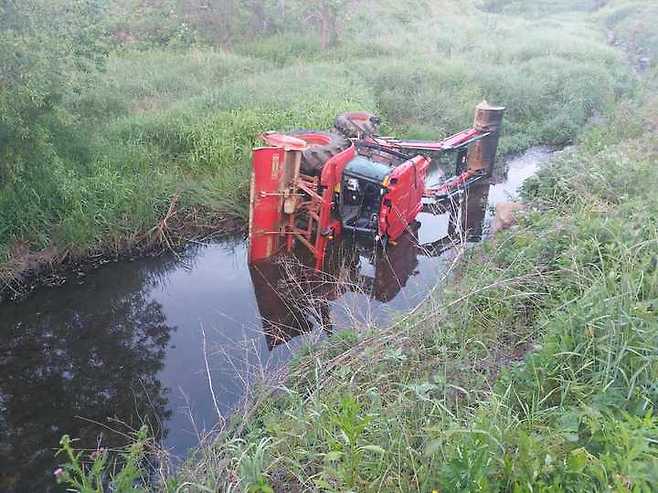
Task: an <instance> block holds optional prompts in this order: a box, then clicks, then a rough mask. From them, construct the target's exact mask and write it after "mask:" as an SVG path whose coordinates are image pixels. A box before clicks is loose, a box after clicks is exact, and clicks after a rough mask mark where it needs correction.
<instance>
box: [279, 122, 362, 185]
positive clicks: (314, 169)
mask: <svg viewBox="0 0 658 493" xmlns="http://www.w3.org/2000/svg"><path fill="white" fill-rule="evenodd" d="M290 135H291V136H293V137H296V138H298V139H301V140H303V141H305V142H306V143H307V144H309V147H308V148H307V149H306V150H305V151H304V152H303V153H302V162H301V172H302V173H304V174H305V175H310V176H320V174H321V173H322V168H323V167H324V165H325V163H326V162H327V161H329V160H330V159H331V158H332V157H334V156H336V155H337V154H340V153H341V152H343V151H344V150H345V149H347V148H349V147H350V146H351V145H352V143H351V142H350V141H349V140H347V139H346V138H345V137H343V136H342V135H338V134H334V133H329V132H319V131H317V130H298V131H296V132H293V133H291V134H290Z"/></svg>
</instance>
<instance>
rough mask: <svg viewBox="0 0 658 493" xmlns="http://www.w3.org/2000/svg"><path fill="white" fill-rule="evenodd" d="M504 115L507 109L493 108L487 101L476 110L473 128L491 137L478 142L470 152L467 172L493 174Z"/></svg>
mask: <svg viewBox="0 0 658 493" xmlns="http://www.w3.org/2000/svg"><path fill="white" fill-rule="evenodd" d="M504 113H505V108H503V107H502V106H491V105H490V104H489V103H487V102H486V101H482V102H481V103H480V104H478V105H477V107H476V108H475V120H474V122H473V128H474V129H475V130H477V131H479V132H486V133H488V134H489V135H487V136H486V137H484V138H482V139H480V140H478V141H477V142H476V143H475V144H474V145H473V147H471V148H470V149H469V150H468V164H467V171H470V172H477V173H484V174H485V175H486V176H491V175H492V174H493V168H494V163H495V161H496V150H497V149H498V140H499V138H500V128H501V126H502V123H503V114H504Z"/></svg>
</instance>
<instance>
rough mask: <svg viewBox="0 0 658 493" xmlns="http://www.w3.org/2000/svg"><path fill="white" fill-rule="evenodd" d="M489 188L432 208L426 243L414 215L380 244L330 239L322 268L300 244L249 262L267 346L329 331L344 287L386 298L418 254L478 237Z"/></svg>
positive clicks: (433, 253)
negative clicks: (402, 229)
mask: <svg viewBox="0 0 658 493" xmlns="http://www.w3.org/2000/svg"><path fill="white" fill-rule="evenodd" d="M489 188H490V184H489V183H488V182H483V183H481V184H477V185H476V186H473V187H472V188H470V189H469V190H468V192H466V193H465V194H464V195H462V196H461V197H459V198H458V199H457V200H456V201H454V202H452V203H449V204H447V205H444V206H442V207H440V208H438V210H437V209H436V208H435V211H434V214H435V215H437V216H439V217H441V216H443V217H442V219H443V221H440V222H439V223H438V224H439V226H438V227H435V228H434V231H432V232H431V233H430V234H433V235H434V238H436V239H433V241H431V242H429V243H424V244H423V243H421V242H420V239H419V234H418V233H419V230H420V229H421V226H422V224H421V222H420V221H415V222H414V223H413V224H411V225H409V227H408V228H407V231H406V233H405V234H403V235H402V236H401V237H400V238H399V240H398V241H397V242H395V243H392V244H389V245H387V247H386V248H385V249H382V248H381V247H377V246H375V245H371V244H367V243H363V242H362V241H358V240H356V239H354V238H349V237H346V238H344V239H343V240H342V241H340V242H336V243H335V244H334V245H332V247H333V248H331V249H330V250H329V251H328V255H327V258H326V260H325V266H324V271H323V272H316V271H315V270H314V269H313V267H312V266H313V265H314V261H313V259H312V258H311V257H310V256H309V255H308V254H307V252H306V251H305V250H304V249H303V248H301V249H299V250H298V251H297V252H295V255H294V256H283V257H279V258H276V259H274V260H271V261H265V262H260V263H258V264H256V265H252V266H250V274H251V279H252V283H253V286H254V294H255V297H256V301H257V304H258V310H259V314H260V318H261V319H262V324H263V325H262V327H263V333H264V335H265V339H266V341H267V346H268V349H269V350H270V351H271V350H272V349H274V348H275V347H276V346H278V345H280V344H284V343H286V342H288V341H290V340H291V339H293V338H295V337H297V336H299V335H300V334H304V333H309V332H312V331H314V330H323V331H324V332H325V333H330V332H332V331H333V330H334V325H335V324H334V322H333V321H332V315H331V308H330V304H329V302H332V301H336V300H338V299H340V298H341V297H342V296H344V295H345V294H346V293H350V292H351V293H358V294H360V295H362V296H365V297H368V298H369V299H371V300H374V301H377V302H379V303H382V304H386V303H389V302H391V301H392V300H394V299H395V298H396V297H397V296H398V295H399V294H400V293H401V291H402V290H403V289H404V288H405V287H406V286H407V283H408V282H409V280H410V279H411V278H412V277H414V276H416V275H418V274H420V271H419V257H427V258H432V257H434V258H436V257H441V256H443V255H445V254H446V253H447V252H449V251H450V250H451V249H452V248H453V247H454V246H455V245H458V244H461V243H463V242H477V241H480V239H481V238H482V236H483V231H484V225H485V216H486V212H487V205H488V201H487V199H488V195H489ZM430 225H431V223H430ZM446 225H447V226H446ZM435 226H436V223H435ZM426 229H429V228H426Z"/></svg>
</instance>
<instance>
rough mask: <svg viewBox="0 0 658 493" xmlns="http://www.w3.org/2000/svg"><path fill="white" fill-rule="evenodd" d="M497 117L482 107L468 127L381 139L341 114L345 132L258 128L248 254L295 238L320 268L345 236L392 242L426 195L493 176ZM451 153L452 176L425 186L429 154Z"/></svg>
mask: <svg viewBox="0 0 658 493" xmlns="http://www.w3.org/2000/svg"><path fill="white" fill-rule="evenodd" d="M502 114H503V109H502V108H494V107H491V106H489V105H486V104H482V105H479V106H478V110H477V112H476V123H475V125H474V128H473V129H469V130H465V131H463V132H460V133H458V134H455V135H453V136H451V137H449V138H447V139H444V140H442V141H437V142H419V141H408V142H403V141H399V140H394V139H390V138H383V137H378V136H376V135H374V133H373V128H374V124H373V121H372V120H374V119H372V118H371V119H368V114H367V113H349V114H345V115H342V116H340V117H339V118H338V119H337V121H336V127H337V128H338V129H339V130H340V131H341V132H342V133H343V135H344V136H345V137H349V139H348V138H345V137H343V136H339V135H336V134H330V133H325V132H313V131H305V132H297V133H295V134H293V135H281V134H276V133H267V134H265V135H263V139H264V140H265V142H266V143H267V145H268V147H263V148H258V149H255V150H254V151H253V171H252V181H251V204H250V206H251V210H250V222H249V236H250V253H249V256H250V261H251V262H252V263H253V262H258V261H261V260H265V259H268V258H270V257H272V256H274V255H276V254H277V253H279V252H281V251H283V250H287V251H291V250H292V249H293V247H294V245H295V244H296V243H297V242H300V243H302V244H303V245H304V246H306V247H307V248H308V249H309V250H310V251H311V253H312V254H313V256H314V257H315V259H316V268H318V269H321V268H322V264H323V262H324V257H325V251H326V248H327V244H328V242H330V241H332V240H333V239H335V238H336V237H338V236H340V235H341V234H345V233H348V232H349V233H352V234H354V235H356V236H359V237H362V238H367V239H372V240H373V241H375V242H384V243H385V242H388V241H395V240H397V239H398V238H399V237H400V236H401V235H402V234H403V233H404V232H405V231H406V230H407V229H408V228H409V226H410V224H412V223H413V222H414V220H415V219H416V216H417V215H418V214H419V213H420V212H421V210H423V207H424V201H433V202H435V203H436V202H440V201H444V200H447V199H449V198H450V197H451V196H452V195H453V194H455V193H459V192H460V191H461V190H463V189H464V188H467V187H468V186H470V185H471V184H472V183H475V182H476V181H478V180H479V179H480V178H483V177H486V176H489V174H490V173H491V169H492V166H493V162H494V159H495V153H496V146H497V142H498V131H499V128H500V123H501V121H502ZM366 122H367V123H366ZM349 125H352V127H351V128H350V127H349ZM449 151H453V152H456V153H457V170H456V173H455V177H453V178H452V179H450V180H447V181H446V182H444V183H443V184H442V185H441V186H440V187H437V188H434V189H427V188H426V185H425V180H426V177H427V171H428V168H429V165H430V162H431V158H430V154H435V153H440V152H449Z"/></svg>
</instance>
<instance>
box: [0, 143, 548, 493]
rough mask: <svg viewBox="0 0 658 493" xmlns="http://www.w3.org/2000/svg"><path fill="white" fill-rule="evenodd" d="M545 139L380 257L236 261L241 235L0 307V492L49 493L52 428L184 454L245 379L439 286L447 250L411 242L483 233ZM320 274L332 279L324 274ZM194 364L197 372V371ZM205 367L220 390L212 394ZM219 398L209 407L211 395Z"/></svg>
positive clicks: (241, 253) (116, 266) (529, 170)
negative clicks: (150, 443) (151, 442)
mask: <svg viewBox="0 0 658 493" xmlns="http://www.w3.org/2000/svg"><path fill="white" fill-rule="evenodd" d="M551 152H552V151H551V150H550V149H548V148H544V147H537V148H533V149H530V150H529V151H527V152H526V153H524V154H523V155H521V156H519V157H516V158H513V159H510V160H509V161H508V162H507V163H506V166H505V167H504V169H501V170H499V172H497V173H496V175H495V176H494V178H492V180H491V184H489V183H484V184H482V185H478V186H476V187H474V188H473V189H471V190H470V191H469V194H468V198H467V200H466V203H465V205H464V207H462V208H461V209H460V211H461V212H460V213H459V214H458V216H459V217H457V218H455V217H454V216H455V214H453V216H452V217H451V215H450V214H449V213H445V214H443V215H438V216H433V215H430V214H426V213H422V214H420V216H419V217H418V222H419V223H420V224H419V226H418V228H417V233H416V234H415V235H413V234H407V235H406V236H405V237H403V238H402V239H401V240H400V241H399V242H398V244H397V245H395V246H393V247H390V248H389V249H388V250H387V252H386V254H380V255H377V256H374V255H372V254H368V253H367V252H363V251H360V250H359V251H354V250H352V251H351V254H350V255H342V254H341V255H338V256H337V260H336V261H335V262H331V261H330V267H328V268H327V271H328V272H327V275H326V276H325V277H324V278H323V279H324V280H323V282H315V283H313V282H311V281H307V280H306V275H305V274H303V273H300V271H299V269H300V268H301V267H300V266H299V265H298V264H294V263H286V262H271V263H266V264H263V265H259V266H257V267H251V268H250V266H249V265H247V244H246V242H245V240H244V239H243V238H227V239H223V240H221V241H216V242H213V243H210V244H190V245H189V246H188V247H187V248H186V249H184V250H183V251H182V252H180V253H178V254H173V253H172V254H164V255H160V256H157V257H147V258H142V259H138V260H134V261H121V262H117V263H112V264H107V265H105V266H103V267H101V268H99V269H98V270H96V271H94V272H92V273H89V274H87V275H85V276H82V275H81V276H80V277H79V278H77V279H72V280H69V282H67V283H66V284H65V285H63V286H60V287H55V288H42V289H40V290H38V291H36V292H35V293H33V294H32V295H31V296H30V297H29V298H27V299H26V300H24V301H22V302H20V303H14V304H11V303H8V304H4V305H0V492H5V491H7V492H12V491H16V492H19V491H20V492H23V491H25V492H27V491H56V486H55V483H54V479H53V477H52V471H53V469H54V468H55V467H56V465H57V462H58V461H57V459H56V458H55V457H54V451H55V449H56V448H57V446H58V442H59V439H60V437H61V436H62V435H63V434H69V435H70V436H71V437H74V438H79V439H80V441H79V442H77V443H76V446H77V447H89V448H95V447H96V444H97V437H98V436H99V435H101V436H102V443H103V446H104V447H116V446H121V445H123V444H124V443H125V434H126V433H130V432H131V430H134V429H137V428H139V426H140V425H141V423H148V424H149V425H150V426H151V428H152V429H154V430H155V431H156V436H157V438H158V439H159V441H160V443H161V444H162V445H163V447H164V448H166V449H167V450H168V451H169V452H170V453H171V454H172V455H173V456H174V457H178V458H180V459H182V458H184V457H185V456H186V454H187V452H188V451H189V450H190V449H192V448H193V447H195V446H196V445H197V444H198V443H199V438H200V437H201V436H203V435H204V434H205V433H207V432H208V431H209V430H210V429H211V428H212V427H213V426H214V425H215V423H216V422H217V411H218V409H217V408H219V411H220V412H221V414H223V415H224V416H227V415H228V414H230V413H231V411H232V410H233V409H235V407H236V406H237V405H238V404H239V402H240V400H241V399H242V397H243V396H244V394H245V389H246V388H247V387H248V386H249V385H250V383H251V382H253V381H254V379H255V378H256V377H257V376H258V375H260V374H264V373H267V372H268V371H270V370H271V369H274V368H277V367H281V365H283V364H285V363H286V362H287V361H289V360H290V358H291V356H292V355H293V354H294V353H295V351H296V350H297V349H298V348H299V347H300V346H302V345H304V344H307V343H309V342H313V341H317V340H319V339H321V338H323V337H326V334H327V332H328V331H333V330H340V329H343V328H347V327H354V326H357V327H359V326H377V325H380V326H381V325H385V324H386V323H388V322H390V321H391V320H392V318H393V317H394V316H395V314H396V313H398V312H400V311H405V310H409V309H412V308H414V307H415V306H417V305H418V304H419V303H420V302H422V300H423V299H424V298H425V297H426V296H427V294H428V293H429V292H430V290H431V289H433V288H434V287H435V286H436V283H437V280H438V279H440V278H441V277H442V275H443V274H445V273H446V271H447V269H448V268H449V267H450V265H451V261H452V259H453V258H454V252H451V251H450V250H449V249H448V250H447V251H446V252H443V253H441V254H440V255H436V252H435V254H430V253H429V252H428V250H427V248H424V247H422V246H420V245H425V244H428V243H432V242H435V241H436V240H437V239H440V238H442V237H444V236H446V235H447V234H448V233H449V232H450V231H451V229H454V228H455V227H459V228H461V229H462V230H464V231H466V238H467V240H468V241H469V242H477V241H479V240H480V239H481V238H482V237H483V236H486V234H487V232H488V230H489V229H490V227H491V222H492V218H493V214H492V208H493V206H495V204H496V203H498V202H500V201H507V200H510V198H514V197H516V196H517V193H518V190H519V187H520V185H521V184H522V183H523V181H524V180H525V179H526V178H527V177H529V176H532V175H533V174H534V173H535V172H536V170H537V168H538V167H539V166H540V165H541V163H543V162H545V161H547V160H548V159H550V156H551ZM329 279H330V280H329ZM206 362H207V366H208V369H206ZM209 376H210V380H212V389H213V391H214V394H215V397H216V399H213V397H212V393H211V391H210V383H209ZM215 402H216V405H215Z"/></svg>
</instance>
